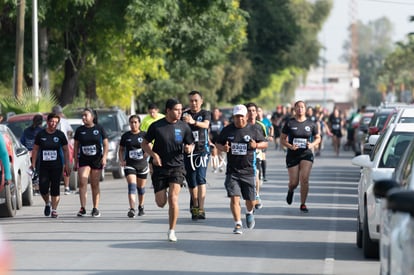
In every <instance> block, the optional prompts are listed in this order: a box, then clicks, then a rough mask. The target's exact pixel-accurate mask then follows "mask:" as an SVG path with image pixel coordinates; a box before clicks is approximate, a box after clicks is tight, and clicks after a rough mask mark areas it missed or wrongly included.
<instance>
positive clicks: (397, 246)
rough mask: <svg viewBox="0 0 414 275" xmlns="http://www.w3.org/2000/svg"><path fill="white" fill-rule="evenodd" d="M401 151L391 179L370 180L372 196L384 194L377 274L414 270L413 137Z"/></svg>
mask: <svg viewBox="0 0 414 275" xmlns="http://www.w3.org/2000/svg"><path fill="white" fill-rule="evenodd" d="M405 151H406V152H405V154H404V155H403V157H402V159H401V161H400V163H399V165H398V167H397V168H396V169H395V172H394V173H393V177H392V179H381V180H375V183H374V193H375V196H377V197H378V198H381V199H383V198H386V200H384V199H383V200H382V213H381V238H380V267H381V269H380V271H381V274H414V262H413V261H412V259H413V257H414V218H413V216H414V170H413V169H414V141H412V142H411V143H410V145H409V146H408V147H407V148H406V150H405ZM375 177H377V176H375ZM407 190H408V192H407ZM410 193H411V194H410ZM410 214H411V216H410ZM406 259H410V260H408V261H407V260H406Z"/></svg>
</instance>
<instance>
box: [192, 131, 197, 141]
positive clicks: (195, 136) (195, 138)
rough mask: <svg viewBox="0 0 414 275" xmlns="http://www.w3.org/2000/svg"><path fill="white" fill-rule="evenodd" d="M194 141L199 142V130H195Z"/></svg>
mask: <svg viewBox="0 0 414 275" xmlns="http://www.w3.org/2000/svg"><path fill="white" fill-rule="evenodd" d="M193 137H194V142H198V131H193Z"/></svg>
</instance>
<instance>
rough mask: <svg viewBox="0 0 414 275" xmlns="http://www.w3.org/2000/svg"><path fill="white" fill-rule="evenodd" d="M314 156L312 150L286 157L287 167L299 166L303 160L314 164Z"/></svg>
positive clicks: (290, 154) (289, 154)
mask: <svg viewBox="0 0 414 275" xmlns="http://www.w3.org/2000/svg"><path fill="white" fill-rule="evenodd" d="M313 159H314V156H313V153H312V151H311V150H309V149H307V150H305V151H303V152H300V153H299V154H297V153H290V152H288V154H287V155H286V167H287V168H290V167H293V166H296V165H299V163H300V162H301V161H302V160H306V161H310V162H313Z"/></svg>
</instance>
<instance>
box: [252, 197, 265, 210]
mask: <svg viewBox="0 0 414 275" xmlns="http://www.w3.org/2000/svg"><path fill="white" fill-rule="evenodd" d="M254 208H256V209H262V208H263V204H262V199H260V196H259V195H257V196H256V204H255V205H254Z"/></svg>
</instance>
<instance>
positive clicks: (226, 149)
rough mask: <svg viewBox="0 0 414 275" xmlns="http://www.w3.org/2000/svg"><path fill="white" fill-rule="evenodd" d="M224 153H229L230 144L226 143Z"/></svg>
mask: <svg viewBox="0 0 414 275" xmlns="http://www.w3.org/2000/svg"><path fill="white" fill-rule="evenodd" d="M224 151H225V152H226V153H228V152H230V143H229V142H228V141H226V144H224Z"/></svg>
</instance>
